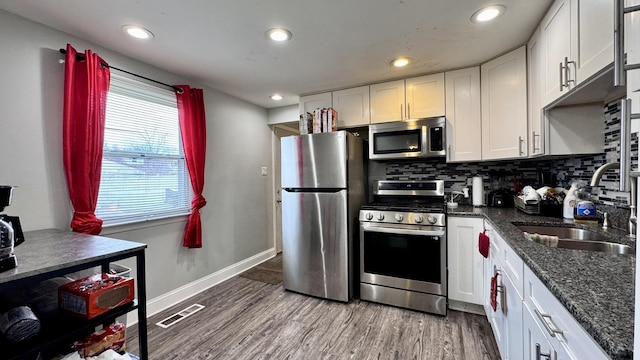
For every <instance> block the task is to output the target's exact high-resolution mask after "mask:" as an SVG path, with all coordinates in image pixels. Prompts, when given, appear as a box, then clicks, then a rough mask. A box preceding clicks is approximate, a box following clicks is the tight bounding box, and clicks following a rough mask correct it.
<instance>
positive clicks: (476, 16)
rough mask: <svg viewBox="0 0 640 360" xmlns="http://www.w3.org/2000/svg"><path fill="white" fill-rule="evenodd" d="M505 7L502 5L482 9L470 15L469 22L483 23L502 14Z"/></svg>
mask: <svg viewBox="0 0 640 360" xmlns="http://www.w3.org/2000/svg"><path fill="white" fill-rule="evenodd" d="M504 11H505V7H504V6H502V5H491V6H487V7H484V8H482V9H480V10H478V11H476V12H474V13H473V15H471V22H474V23H483V22H487V21H490V20H493V19H495V18H497V17H498V16H500V15H502V13H504Z"/></svg>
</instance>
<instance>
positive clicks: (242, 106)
mask: <svg viewBox="0 0 640 360" xmlns="http://www.w3.org/2000/svg"><path fill="white" fill-rule="evenodd" d="M0 34H2V36H0V48H1V49H2V51H1V52H0V64H1V65H2V67H1V68H0V82H1V83H2V87H0V139H1V140H0V153H1V154H2V161H1V162H0V184H11V185H17V186H18V188H17V189H16V190H15V192H14V200H13V204H12V206H10V207H8V208H7V209H6V210H5V212H6V213H9V214H12V215H18V216H20V218H21V221H22V226H23V228H24V229H25V230H36V229H44V228H59V229H68V228H69V222H70V219H71V211H72V209H71V206H70V203H69V200H68V193H67V188H66V180H65V176H64V171H63V164H62V125H61V124H62V90H63V78H64V64H63V63H62V62H61V59H63V56H62V55H61V54H60V53H59V52H58V49H60V48H64V47H65V46H66V44H67V43H71V44H72V45H73V46H74V47H75V48H76V49H77V50H78V51H83V50H84V49H87V48H89V49H92V50H93V51H95V52H97V53H98V54H99V55H100V56H101V57H102V58H104V59H105V60H106V61H107V62H109V63H110V64H111V65H113V66H116V67H119V68H123V69H126V70H129V71H132V72H134V73H138V74H142V75H145V76H148V77H150V78H153V79H156V80H159V81H163V82H166V83H188V84H190V85H192V86H195V87H203V88H204V95H205V102H206V104H205V107H206V109H205V111H206V114H207V163H206V175H205V176H206V178H205V186H204V196H205V198H206V199H207V201H208V204H207V206H206V207H204V208H203V209H202V211H201V213H202V221H203V229H204V230H203V233H204V234H203V235H204V238H203V243H204V247H203V248H202V249H185V248H183V247H182V246H181V242H182V233H183V229H184V226H185V223H186V217H180V218H174V219H171V220H168V221H156V222H148V223H145V224H143V225H138V226H125V227H119V228H108V229H105V230H104V231H103V234H105V233H106V234H108V236H111V237H116V238H122V239H128V240H133V241H139V242H143V243H146V244H148V250H147V274H148V279H147V281H148V290H147V293H148V296H149V298H154V297H157V296H159V295H162V294H165V293H167V292H169V291H171V290H174V289H176V288H178V287H180V286H183V285H186V284H188V283H190V282H192V281H194V280H197V279H200V278H202V277H205V276H207V275H210V274H212V273H214V272H216V271H218V270H220V269H223V268H225V267H227V266H229V265H232V264H234V263H237V262H239V261H241V260H244V259H246V258H249V257H251V256H253V255H255V254H257V253H260V252H262V251H265V250H267V249H269V248H271V247H272V246H273V245H272V244H273V239H272V231H271V222H272V213H271V210H270V209H271V203H272V190H271V189H272V184H271V177H270V176H268V177H262V176H260V167H261V166H269V165H270V164H271V132H270V129H269V128H268V126H267V111H266V110H265V109H263V108H261V107H258V106H255V105H252V104H249V103H247V102H245V101H242V100H239V99H237V98H234V97H231V96H229V95H226V94H223V93H221V92H219V91H217V90H214V89H212V88H208V87H204V86H202V85H201V84H198V83H197V82H195V81H191V80H189V79H185V78H182V77H180V76H178V75H175V74H172V73H169V72H166V71H163V70H161V69H158V68H155V67H152V66H150V65H147V64H144V63H141V62H138V61H135V60H132V59H130V58H127V57H126V56H123V55H121V54H118V53H115V52H113V51H109V50H107V49H104V48H102V47H100V46H99V45H96V44H92V43H88V42H86V41H83V40H81V39H78V38H75V37H73V36H71V35H68V34H65V33H62V32H59V31H56V30H53V29H51V28H48V27H45V26H42V25H40V24H37V23H34V22H31V21H28V20H25V19H23V18H21V17H18V16H15V15H12V14H9V13H6V12H3V11H0ZM26 241H29V240H28V238H27V240H26Z"/></svg>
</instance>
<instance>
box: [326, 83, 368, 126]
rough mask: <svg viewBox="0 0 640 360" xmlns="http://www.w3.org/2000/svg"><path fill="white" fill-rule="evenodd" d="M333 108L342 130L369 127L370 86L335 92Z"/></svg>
mask: <svg viewBox="0 0 640 360" xmlns="http://www.w3.org/2000/svg"><path fill="white" fill-rule="evenodd" d="M333 108H334V109H335V110H336V111H337V112H338V128H340V129H342V128H349V127H354V126H367V125H369V86H360V87H357V88H351V89H344V90H338V91H334V92H333Z"/></svg>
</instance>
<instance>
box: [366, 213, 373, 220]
mask: <svg viewBox="0 0 640 360" xmlns="http://www.w3.org/2000/svg"><path fill="white" fill-rule="evenodd" d="M364 217H365V218H366V219H367V220H371V219H373V214H372V213H366V214H365V216H364Z"/></svg>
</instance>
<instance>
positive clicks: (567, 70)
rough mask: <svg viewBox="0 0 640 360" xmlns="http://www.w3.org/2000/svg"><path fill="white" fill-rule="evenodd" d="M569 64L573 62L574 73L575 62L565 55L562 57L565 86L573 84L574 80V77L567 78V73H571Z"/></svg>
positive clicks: (576, 68)
mask: <svg viewBox="0 0 640 360" xmlns="http://www.w3.org/2000/svg"><path fill="white" fill-rule="evenodd" d="M569 64H573V68H574V70H576V73H577V72H578V65H577V64H576V62H575V61H573V60H572V61H569V58H568V57H566V56H565V57H564V82H565V83H566V84H565V87H567V88H568V87H569V83H574V84H575V82H576V80H575V79H573V80H571V79H570V78H569V75H570V74H571V69H570V68H569Z"/></svg>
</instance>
